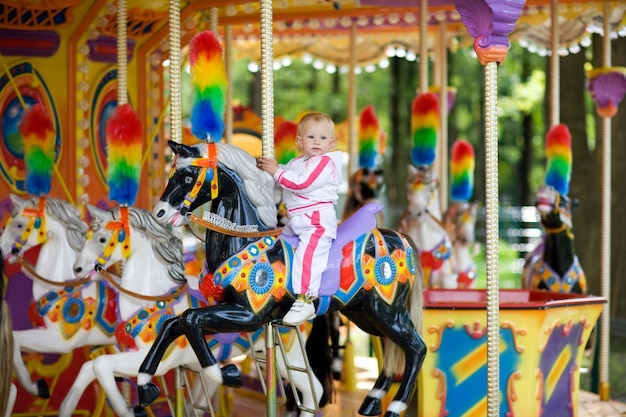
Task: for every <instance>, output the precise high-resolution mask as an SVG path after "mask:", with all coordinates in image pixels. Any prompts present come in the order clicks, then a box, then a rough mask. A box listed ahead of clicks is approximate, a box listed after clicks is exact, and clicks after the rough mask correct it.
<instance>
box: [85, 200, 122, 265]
mask: <svg viewBox="0 0 626 417" xmlns="http://www.w3.org/2000/svg"><path fill="white" fill-rule="evenodd" d="M104 228H105V229H107V230H111V231H112V233H111V237H110V238H109V241H108V242H107V244H106V246H105V247H104V249H103V250H102V253H100V255H98V259H96V265H95V266H94V269H95V270H96V271H97V272H101V271H103V270H104V265H106V263H107V262H108V261H109V259H111V255H113V252H114V251H115V248H116V247H117V245H118V244H119V245H122V257H123V258H124V259H126V258H128V256H129V255H130V226H129V225H128V207H127V206H121V207H120V220H119V221H111V222H108V223H107V224H105V225H104Z"/></svg>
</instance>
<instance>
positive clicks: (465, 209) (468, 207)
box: [443, 201, 478, 288]
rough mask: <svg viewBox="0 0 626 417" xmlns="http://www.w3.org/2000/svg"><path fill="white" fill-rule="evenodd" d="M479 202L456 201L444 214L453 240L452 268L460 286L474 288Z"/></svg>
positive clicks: (447, 229)
mask: <svg viewBox="0 0 626 417" xmlns="http://www.w3.org/2000/svg"><path fill="white" fill-rule="evenodd" d="M476 213H477V204H476V203H468V202H465V201H455V202H453V203H452V204H450V207H448V210H446V213H445V215H444V221H443V222H444V224H445V226H446V231H447V232H448V236H449V237H450V240H451V241H452V256H451V257H450V259H451V262H452V270H453V271H454V273H455V274H457V285H458V288H474V286H475V285H476V273H477V269H476V263H475V262H474V256H476V254H477V252H478V243H477V242H476V235H475V228H476Z"/></svg>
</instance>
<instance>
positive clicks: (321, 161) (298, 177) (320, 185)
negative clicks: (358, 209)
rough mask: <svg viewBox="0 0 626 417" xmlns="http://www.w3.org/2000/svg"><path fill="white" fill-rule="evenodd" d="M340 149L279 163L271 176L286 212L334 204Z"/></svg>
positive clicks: (340, 159) (340, 160)
mask: <svg viewBox="0 0 626 417" xmlns="http://www.w3.org/2000/svg"><path fill="white" fill-rule="evenodd" d="M341 168H342V157H341V152H340V151H334V152H328V153H326V154H324V155H319V156H314V157H313V158H310V159H305V158H304V157H303V156H300V157H298V158H295V159H292V160H291V161H289V163H288V164H287V165H280V166H279V168H278V171H276V173H275V174H274V179H275V180H276V182H277V183H278V185H280V186H281V188H282V189H283V201H284V202H285V206H286V207H287V212H288V213H289V216H290V217H291V216H292V215H295V214H301V213H307V212H311V211H315V210H320V209H322V208H325V207H333V208H334V206H335V204H337V199H338V191H339V187H340V186H341Z"/></svg>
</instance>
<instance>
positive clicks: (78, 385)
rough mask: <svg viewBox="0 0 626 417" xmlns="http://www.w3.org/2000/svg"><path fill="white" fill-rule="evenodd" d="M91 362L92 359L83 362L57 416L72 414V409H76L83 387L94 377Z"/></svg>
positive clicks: (62, 416) (69, 415) (67, 416)
mask: <svg viewBox="0 0 626 417" xmlns="http://www.w3.org/2000/svg"><path fill="white" fill-rule="evenodd" d="M93 363H94V361H93V360H90V361H87V362H85V363H83V365H82V366H81V367H80V371H79V372H78V375H76V379H75V380H74V383H73V384H72V386H71V387H70V389H69V391H68V392H67V395H66V396H65V398H64V399H63V402H62V403H61V406H60V407H59V417H71V416H72V414H74V410H76V407H77V406H78V401H80V398H81V397H82V396H83V392H85V388H87V385H89V384H90V383H91V382H92V381H93V380H94V379H96V375H95V374H94V372H93Z"/></svg>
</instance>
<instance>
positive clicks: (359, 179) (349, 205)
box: [342, 168, 385, 226]
mask: <svg viewBox="0 0 626 417" xmlns="http://www.w3.org/2000/svg"><path fill="white" fill-rule="evenodd" d="M384 188H385V183H384V178H383V170H382V169H370V168H359V169H358V170H356V171H355V172H354V174H352V175H351V176H350V179H349V189H348V195H347V196H346V202H345V205H344V209H343V214H342V221H344V220H346V219H347V218H348V217H350V215H352V214H353V213H354V212H355V211H356V210H357V209H358V208H360V207H362V206H363V205H365V204H366V203H368V202H370V201H377V200H378V199H379V198H380V196H381V195H382V193H383V190H384ZM381 214H382V212H381ZM379 220H380V221H379V222H378V225H379V226H382V220H383V219H382V218H381V219H379Z"/></svg>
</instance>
